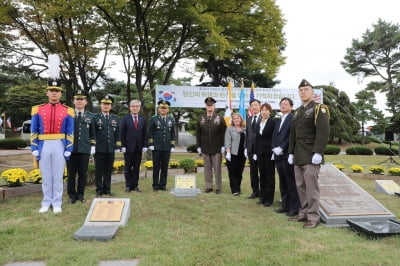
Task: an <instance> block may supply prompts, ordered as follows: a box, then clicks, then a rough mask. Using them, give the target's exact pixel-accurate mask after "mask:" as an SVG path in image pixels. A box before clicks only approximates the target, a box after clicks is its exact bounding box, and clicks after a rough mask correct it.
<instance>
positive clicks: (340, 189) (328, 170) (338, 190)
mask: <svg viewBox="0 0 400 266" xmlns="http://www.w3.org/2000/svg"><path fill="white" fill-rule="evenodd" d="M319 186H320V213H321V219H322V220H323V222H325V223H326V224H327V225H332V226H348V224H347V222H346V220H347V219H350V218H351V219H353V220H354V219H355V220H357V219H361V220H364V219H371V218H374V219H375V220H379V219H383V220H387V219H388V218H395V216H394V215H393V214H392V213H391V212H390V211H389V210H388V209H386V208H385V207H384V206H383V205H382V204H380V203H379V202H378V201H377V200H375V199H374V198H373V197H372V196H371V195H369V194H368V193H367V192H366V191H365V190H364V189H362V188H361V187H360V186H358V185H357V184H356V183H355V182H354V181H353V180H351V179H350V178H349V177H347V176H346V175H345V174H344V173H343V172H342V171H340V170H339V169H337V168H336V167H335V166H333V165H332V164H325V165H323V166H322V167H321V170H320V174H319Z"/></svg>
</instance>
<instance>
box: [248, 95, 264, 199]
mask: <svg viewBox="0 0 400 266" xmlns="http://www.w3.org/2000/svg"><path fill="white" fill-rule="evenodd" d="M260 108H261V102H260V101H259V100H257V99H253V100H252V101H251V102H250V109H251V112H252V116H250V117H249V118H247V122H246V142H245V150H244V153H245V156H246V158H248V159H249V161H250V183H251V189H252V191H253V192H252V194H251V195H250V196H249V197H247V198H248V199H255V198H257V197H259V196H260V177H259V174H258V167H257V154H256V136H257V128H258V127H259V124H260V121H261V116H260Z"/></svg>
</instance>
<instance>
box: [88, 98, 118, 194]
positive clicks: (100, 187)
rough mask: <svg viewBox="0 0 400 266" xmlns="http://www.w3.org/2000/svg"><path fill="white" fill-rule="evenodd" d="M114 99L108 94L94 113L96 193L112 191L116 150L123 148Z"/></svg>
mask: <svg viewBox="0 0 400 266" xmlns="http://www.w3.org/2000/svg"><path fill="white" fill-rule="evenodd" d="M113 103H114V99H113V98H112V97H111V96H110V95H106V96H104V97H103V98H101V99H100V109H101V112H100V113H97V114H95V115H94V125H95V128H96V153H95V156H94V159H95V167H96V173H95V184H96V195H97V196H101V195H109V196H112V195H113V194H112V192H111V174H112V172H113V164H114V159H115V152H120V150H121V140H120V133H119V120H118V117H117V116H115V115H113V114H111V113H110V111H111V108H112V104H113Z"/></svg>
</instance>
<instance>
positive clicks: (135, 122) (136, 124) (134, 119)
mask: <svg viewBox="0 0 400 266" xmlns="http://www.w3.org/2000/svg"><path fill="white" fill-rule="evenodd" d="M133 123H134V124H135V128H136V129H137V128H138V120H137V116H134V117H133Z"/></svg>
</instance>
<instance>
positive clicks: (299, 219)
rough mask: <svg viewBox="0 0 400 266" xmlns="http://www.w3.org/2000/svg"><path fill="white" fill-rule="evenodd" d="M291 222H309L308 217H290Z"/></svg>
mask: <svg viewBox="0 0 400 266" xmlns="http://www.w3.org/2000/svg"><path fill="white" fill-rule="evenodd" d="M288 221H289V222H307V218H306V217H299V216H298V215H296V216H293V217H289V218H288Z"/></svg>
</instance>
